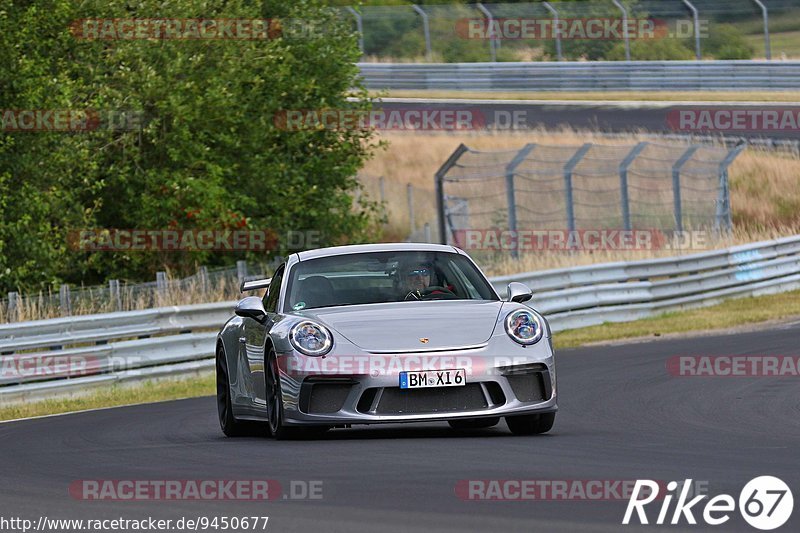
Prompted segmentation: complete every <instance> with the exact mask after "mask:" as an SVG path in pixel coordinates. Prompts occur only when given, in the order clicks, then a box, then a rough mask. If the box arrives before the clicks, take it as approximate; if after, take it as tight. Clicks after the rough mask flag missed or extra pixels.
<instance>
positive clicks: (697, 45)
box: [683, 0, 702, 61]
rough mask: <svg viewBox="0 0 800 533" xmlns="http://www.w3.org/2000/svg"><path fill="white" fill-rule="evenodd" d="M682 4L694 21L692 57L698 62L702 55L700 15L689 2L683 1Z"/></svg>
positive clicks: (687, 0)
mask: <svg viewBox="0 0 800 533" xmlns="http://www.w3.org/2000/svg"><path fill="white" fill-rule="evenodd" d="M683 4H684V5H685V6H686V7H688V8H689V11H691V12H692V18H693V19H694V55H695V57H696V58H697V60H698V61H700V58H701V55H702V54H701V53H700V14H699V13H698V11H697V8H696V7H694V5H692V3H691V2H689V0H683Z"/></svg>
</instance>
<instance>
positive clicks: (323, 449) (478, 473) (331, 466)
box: [0, 324, 800, 532]
mask: <svg viewBox="0 0 800 533" xmlns="http://www.w3.org/2000/svg"><path fill="white" fill-rule="evenodd" d="M764 354H780V355H798V354H800V324H789V325H783V326H779V327H773V328H772V329H770V330H764V331H758V332H749V333H739V334H726V335H720V336H706V337H697V338H691V339H669V340H667V339H654V341H653V342H647V343H633V344H622V345H616V346H602V347H589V348H582V349H577V350H570V351H563V352H561V353H559V355H558V356H559V359H558V371H559V394H560V401H559V404H560V409H561V410H560V412H559V415H558V418H557V420H556V425H555V427H554V429H553V431H552V432H551V433H550V434H548V435H544V436H536V437H515V436H512V435H511V434H510V433H509V432H508V431H507V429H506V427H505V425H500V426H497V427H496V428H492V429H487V430H473V431H470V432H462V433H457V432H454V431H452V430H450V429H449V427H448V426H446V425H445V424H441V423H436V424H419V425H413V426H401V425H392V426H370V427H363V426H362V427H356V428H353V429H336V430H333V431H331V432H329V433H328V434H327V436H326V437H325V438H323V439H322V440H319V441H302V442H293V441H287V442H275V441H272V440H268V439H263V438H241V439H226V438H224V437H223V436H222V435H221V433H220V431H219V427H218V424H217V420H216V413H215V404H214V399H213V398H210V397H208V398H197V399H191V400H182V401H174V402H166V403H158V404H151V405H142V406H132V407H124V408H116V409H109V410H100V411H94V412H86V413H78V414H73V415H67V416H59V417H50V418H42V419H34V420H24V421H18V422H11V423H6V424H0V450H2V454H0V472H2V483H0V515H2V516H3V517H6V518H8V517H23V518H25V517H27V518H31V519H33V520H36V519H37V518H38V517H39V516H41V515H44V516H47V517H49V518H118V517H124V518H137V519H141V518H146V517H148V516H154V517H161V518H171V519H178V518H180V517H181V516H187V517H198V516H207V517H213V516H237V515H238V516H243V515H266V516H269V517H270V521H269V524H268V527H267V530H268V531H274V532H284V531H304V532H305V531H348V532H352V531H390V532H393V531H498V532H504V531H525V532H539V531H542V532H548V531H569V532H582V531H625V530H650V531H655V530H664V529H667V528H669V529H670V530H671V531H683V530H686V531H706V530H716V531H756V530H755V529H753V528H751V527H750V526H749V525H748V524H746V523H745V521H744V520H743V519H742V518H741V516H740V515H739V514H738V512H734V513H732V518H731V520H730V521H729V522H728V523H726V524H725V525H724V526H717V527H710V526H706V525H697V526H689V525H687V524H686V522H682V526H680V527H677V528H676V527H674V526H672V527H670V526H655V525H650V526H637V527H634V526H622V525H620V522H621V520H622V516H623V514H624V510H625V506H626V502H625V501H585V500H570V501H510V502H508V501H506V502H498V501H481V502H476V501H464V500H462V499H460V498H458V497H456V495H455V492H454V488H455V486H456V484H457V482H458V481H459V480H466V479H539V480H631V479H637V478H648V479H654V480H662V481H668V480H683V479H686V478H692V479H694V480H702V481H704V482H707V484H708V492H709V493H710V494H711V495H712V496H713V495H716V494H721V493H726V494H731V495H733V496H734V498H736V499H738V495H739V492H740V491H741V489H742V487H743V486H744V484H745V483H746V482H747V481H748V480H750V479H751V478H754V477H756V476H760V475H768V474H769V475H775V476H778V477H780V478H782V479H783V480H784V481H785V482H786V483H788V485H789V486H790V487H791V488H792V489H793V491H794V497H795V501H796V503H797V502H798V500H800V459H799V458H798V444H800V382H798V379H799V378H797V377H794V378H792V377H781V378H775V377H761V378H742V377H738V378H719V377H716V378H710V377H692V378H687V377H672V376H670V374H669V373H668V372H667V370H666V366H665V365H666V361H667V359H668V358H669V357H671V356H674V355H764ZM82 479H114V480H121V479H138V480H145V479H149V480H152V479H155V480H165V479H183V480H186V479H276V480H279V481H280V482H281V485H282V487H284V489H285V487H287V486H288V485H289V482H290V480H319V481H322V482H323V498H322V499H321V500H307V501H291V500H284V499H278V500H276V501H268V502H263V501H262V502H244V501H212V502H208V501H206V502H200V501H178V502H176V501H156V502H130V501H81V500H77V499H74V498H73V497H71V496H70V495H69V492H68V487H69V485H70V484H71V483H72V482H74V481H75V480H82ZM656 505H658V504H656ZM650 509H651V508H648V510H650ZM657 511H658V509H657V507H656V508H652V510H651V511H650V513H649V516H650V519H651V520H654V519H655V516H656V514H657ZM695 515H696V516H698V519H699V520H701V524H702V519H701V515H702V509H701V512H700V513H695ZM798 526H800V511H798V510H797V509H795V512H794V514H793V516H792V518H791V519H790V520H789V522H788V523H787V524H786V525H785V526H783V528H781V529H780V530H779V531H798V530H800V527H798Z"/></svg>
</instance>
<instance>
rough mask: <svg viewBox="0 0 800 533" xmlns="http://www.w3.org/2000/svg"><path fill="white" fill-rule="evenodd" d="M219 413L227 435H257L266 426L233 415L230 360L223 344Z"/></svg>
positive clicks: (220, 350) (219, 365)
mask: <svg viewBox="0 0 800 533" xmlns="http://www.w3.org/2000/svg"><path fill="white" fill-rule="evenodd" d="M217 414H218V415H219V426H220V428H221V429H222V432H223V433H224V434H225V436H226V437H244V436H256V435H260V434H262V433H263V429H264V427H263V426H262V425H261V424H259V423H258V422H250V421H245V420H237V419H236V417H235V416H233V405H232V402H231V387H230V378H229V373H228V361H227V359H226V358H225V351H224V349H223V348H222V346H220V347H219V348H218V349H217Z"/></svg>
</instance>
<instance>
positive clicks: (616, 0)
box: [613, 0, 631, 61]
mask: <svg viewBox="0 0 800 533" xmlns="http://www.w3.org/2000/svg"><path fill="white" fill-rule="evenodd" d="M613 2H614V5H615V6H617V8H618V9H619V10H620V11H622V38H623V39H624V40H625V61H630V60H631V39H630V35H628V10H627V9H625V6H623V5H622V4H620V3H619V0H613Z"/></svg>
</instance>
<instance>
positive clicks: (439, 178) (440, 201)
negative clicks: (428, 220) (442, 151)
mask: <svg viewBox="0 0 800 533" xmlns="http://www.w3.org/2000/svg"><path fill="white" fill-rule="evenodd" d="M467 151H469V148H467V147H466V145H464V144H463V143H462V144H459V145H458V148H456V149H455V151H454V152H453V153H452V154H450V157H448V158H447V161H445V162H444V164H443V165H442V166H441V167H440V168H439V170H437V171H436V174H435V175H434V184H435V187H436V214H437V218H438V220H437V222H438V223H439V224H438V225H439V242H440V243H442V244H447V222H446V220H445V213H444V208H445V205H444V177H445V176H446V175H447V173H448V172H449V171H450V169H451V168H453V165H455V164H456V162H458V160H459V159H460V158H461V156H462V155H464V153H465V152H467Z"/></svg>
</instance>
